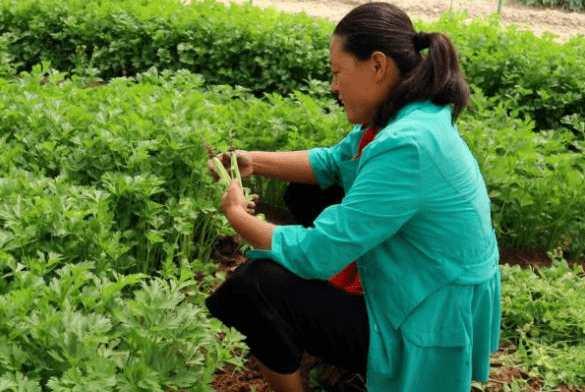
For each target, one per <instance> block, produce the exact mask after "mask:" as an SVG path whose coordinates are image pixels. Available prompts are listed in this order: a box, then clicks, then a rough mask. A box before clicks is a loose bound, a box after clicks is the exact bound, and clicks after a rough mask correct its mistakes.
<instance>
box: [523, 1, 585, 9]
mask: <svg viewBox="0 0 585 392" xmlns="http://www.w3.org/2000/svg"><path fill="white" fill-rule="evenodd" d="M520 2H521V3H524V4H528V5H532V6H536V7H547V8H562V9H564V10H566V11H573V12H585V2H584V1H583V0H520Z"/></svg>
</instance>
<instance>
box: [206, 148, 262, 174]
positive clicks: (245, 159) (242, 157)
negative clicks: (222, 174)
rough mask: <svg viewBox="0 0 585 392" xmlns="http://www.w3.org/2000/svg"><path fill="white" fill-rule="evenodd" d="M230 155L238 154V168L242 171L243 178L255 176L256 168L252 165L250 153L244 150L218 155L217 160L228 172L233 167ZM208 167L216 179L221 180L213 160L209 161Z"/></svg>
mask: <svg viewBox="0 0 585 392" xmlns="http://www.w3.org/2000/svg"><path fill="white" fill-rule="evenodd" d="M230 154H236V158H237V160H238V168H239V169H240V175H241V176H242V178H244V177H249V176H251V175H252V174H254V166H253V165H252V155H251V154H250V153H249V152H248V151H244V150H236V151H234V152H231V153H222V154H219V155H217V158H219V160H220V162H221V164H222V165H223V167H225V168H226V169H227V170H228V172H229V171H230V167H231V166H232V160H231V156H230ZM207 167H208V169H209V172H210V173H211V175H212V176H213V177H214V178H216V179H217V178H219V176H218V174H217V171H216V170H215V166H214V165H213V162H212V161H211V159H209V160H208V161H207Z"/></svg>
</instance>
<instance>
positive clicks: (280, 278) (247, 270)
mask: <svg viewBox="0 0 585 392" xmlns="http://www.w3.org/2000/svg"><path fill="white" fill-rule="evenodd" d="M289 274H291V273H290V272H289V271H287V270H286V269H285V268H284V267H282V266H280V265H278V264H277V263H276V262H274V261H273V260H270V259H258V260H248V261H246V262H245V263H244V264H243V265H241V266H240V267H238V268H237V269H236V270H235V271H234V273H233V274H232V275H231V276H230V277H229V278H228V279H227V280H226V281H225V282H224V283H223V284H222V285H221V286H220V287H219V288H218V289H217V290H216V291H215V292H214V293H212V294H211V295H210V296H209V298H208V299H207V301H206V304H207V307H208V308H209V310H210V311H211V312H212V314H213V315H214V316H216V317H217V315H216V314H219V312H220V308H223V309H226V310H227V309H234V308H235V309H243V308H247V307H249V306H254V304H257V303H258V301H261V300H262V299H263V298H266V297H268V298H270V297H272V296H273V295H274V294H275V292H277V291H279V290H282V286H281V285H282V284H283V282H284V281H286V275H289Z"/></svg>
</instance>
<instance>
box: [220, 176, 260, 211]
mask: <svg viewBox="0 0 585 392" xmlns="http://www.w3.org/2000/svg"><path fill="white" fill-rule="evenodd" d="M256 201H258V195H252V201H251V202H247V201H246V199H245V198H244V192H243V191H242V188H240V186H239V185H238V181H237V180H236V179H234V180H232V184H231V185H230V187H229V189H228V190H227V192H226V193H224V195H223V197H222V199H221V210H222V211H223V213H224V214H225V215H226V216H227V215H228V214H229V212H230V210H232V209H234V208H236V209H237V208H242V209H243V210H245V211H246V212H247V213H248V214H250V215H254V212H255V209H256Z"/></svg>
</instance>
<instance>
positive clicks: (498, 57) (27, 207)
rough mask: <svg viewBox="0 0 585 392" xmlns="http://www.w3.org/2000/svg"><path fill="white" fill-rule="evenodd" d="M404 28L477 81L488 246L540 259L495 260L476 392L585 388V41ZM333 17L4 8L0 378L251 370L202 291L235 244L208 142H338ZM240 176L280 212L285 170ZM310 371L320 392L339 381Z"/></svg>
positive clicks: (235, 252)
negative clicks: (494, 316)
mask: <svg viewBox="0 0 585 392" xmlns="http://www.w3.org/2000/svg"><path fill="white" fill-rule="evenodd" d="M570 4H577V2H576V1H573V2H571V3H570ZM579 4H580V3H579ZM250 20H254V21H255V23H253V24H250V23H249V21H250ZM418 23H419V24H420V25H419V26H418V27H420V28H424V30H425V31H430V30H440V31H444V32H446V33H447V34H449V35H450V36H451V37H452V39H453V41H454V43H455V45H456V46H457V47H458V48H459V52H460V57H461V63H462V67H463V69H464V71H465V74H466V77H467V79H468V81H469V83H470V85H471V87H472V91H473V94H472V105H471V107H470V108H469V110H467V111H465V112H464V113H463V114H462V115H461V117H460V119H459V120H458V127H459V130H460V132H461V135H462V136H463V138H464V139H465V140H466V141H467V143H468V144H469V146H470V148H471V150H472V151H473V153H474V155H475V157H476V158H477V160H478V162H479V164H480V167H481V170H482V172H483V174H484V177H485V180H486V184H487V187H488V190H489V194H490V198H491V200H492V210H493V220H494V226H495V229H496V233H497V236H498V241H499V244H500V247H501V250H502V255H504V254H506V255H510V254H512V255H514V254H516V255H519V254H529V252H536V253H537V254H540V255H544V257H545V259H546V260H545V262H543V263H538V264H535V263H530V262H528V263H526V260H521V258H520V257H519V256H518V257H514V256H512V257H507V258H506V260H505V261H506V262H507V263H504V262H502V265H501V270H502V277H503V290H504V292H503V298H502V308H503V322H502V347H501V350H500V352H498V353H497V354H496V355H494V358H493V361H492V379H491V380H490V382H488V383H483V384H479V383H478V384H474V387H473V388H474V391H485V392H500V391H531V392H533V391H551V392H552V391H564V392H583V391H585V388H584V385H585V273H584V270H583V266H584V265H585V261H584V260H585V234H584V233H585V197H583V189H585V155H584V154H585V105H584V104H583V102H584V101H585V56H584V55H583V54H584V53H585V37H583V36H576V37H573V38H571V39H569V40H568V41H567V42H565V43H557V42H555V41H554V39H553V37H549V36H544V37H541V38H539V37H535V36H534V35H533V34H532V33H530V32H525V31H518V30H516V29H515V28H514V27H502V26H500V25H499V23H498V20H497V18H489V19H486V20H474V21H471V22H470V21H466V20H465V16H464V15H453V14H449V15H447V14H445V15H444V16H443V17H441V19H439V20H438V21H435V22H432V23H428V24H427V23H424V24H423V22H418ZM332 28H333V25H332V24H331V23H330V22H327V21H324V20H320V19H314V18H311V17H309V16H307V15H306V14H297V15H292V14H286V13H282V12H278V11H276V10H275V9H264V10H262V9H260V8H257V7H254V6H252V5H250V4H239V5H235V4H234V5H232V6H226V5H223V4H221V3H216V2H215V1H213V0H207V1H203V2H196V3H191V4H189V5H183V4H181V3H180V2H179V1H171V0H139V1H136V0H19V1H16V0H0V90H1V92H2V93H1V94H0V196H1V197H0V334H1V335H2V336H3V339H1V340H0V392H4V391H5V392H49V391H50V392H61V391H63V392H65V391H84V392H87V391H91V392H102V391H103V392H118V391H119V392H157V391H160V392H185V391H193V392H199V391H214V390H217V391H228V390H229V388H227V387H225V383H224V384H223V385H224V389H221V387H220V386H219V384H218V383H216V382H214V380H216V379H217V377H218V376H219V375H225V374H226V373H227V372H228V371H227V370H226V369H230V371H231V370H233V374H239V375H241V374H243V373H245V372H246V371H247V368H248V367H247V366H248V364H249V362H248V356H247V354H248V349H247V347H246V346H245V344H244V343H243V342H242V336H241V335H240V334H239V333H237V332H236V331H235V330H232V329H229V328H226V327H225V326H223V325H222V324H221V323H220V322H219V321H218V320H215V319H213V318H211V317H209V315H208V313H207V310H206V309H205V307H204V305H203V302H204V299H205V298H206V297H207V295H208V294H209V293H210V292H211V291H212V290H213V289H214V288H215V287H217V285H218V284H220V283H221V282H222V281H223V280H224V279H225V277H226V275H227V274H229V273H230V270H231V269H232V268H233V267H234V265H235V264H237V263H238V262H240V261H241V260H242V259H243V258H244V256H243V255H244V254H245V251H246V249H248V248H249V246H248V245H247V244H245V243H239V242H237V241H236V242H234V232H233V231H232V229H231V228H230V227H229V226H228V225H227V222H226V220H225V218H224V217H223V215H222V214H221V213H220V211H219V204H218V202H219V198H220V196H221V193H222V186H221V185H220V184H218V183H216V182H215V181H214V180H213V179H212V178H211V177H210V176H209V174H208V171H207V166H206V161H207V153H206V150H205V145H204V144H205V143H204V141H205V142H207V143H209V144H211V145H212V146H214V148H215V149H216V150H217V151H226V150H227V149H228V148H229V146H230V145H233V146H235V147H237V148H242V149H258V150H281V151H284V150H298V149H307V148H311V147H315V146H328V145H332V144H334V143H336V142H337V141H338V140H339V139H340V138H341V137H343V135H345V134H346V133H347V132H348V131H349V130H350V128H351V126H350V125H349V124H348V123H347V120H346V117H345V114H344V113H343V111H342V110H341V109H340V108H339V106H338V105H337V103H336V101H335V100H334V99H333V98H332V97H331V95H330V94H329V78H330V76H329V69H328V67H329V66H328V61H327V57H328V45H329V39H330V34H331V31H332ZM245 185H246V186H247V187H250V188H251V189H252V190H253V191H254V193H257V194H259V195H260V198H261V201H263V202H264V203H267V204H269V205H271V206H274V207H275V208H279V207H282V201H281V196H282V192H283V190H284V188H285V185H286V184H284V183H282V182H279V181H274V180H261V179H248V180H245ZM267 218H268V219H271V218H275V217H274V216H267ZM514 252H516V253H514ZM522 252H525V253H522ZM526 252H528V253H526ZM503 261H504V260H503ZM248 370H249V369H248ZM320 373H323V372H322V370H320V369H319V368H317V367H315V368H312V370H311V375H310V377H311V382H312V383H313V386H314V390H320V388H322V389H323V390H331V391H332V390H336V391H337V390H343V386H337V387H328V389H327V388H325V387H324V386H322V385H320V384H319V382H318V380H319V375H320ZM238 377H240V376H238ZM242 379H243V378H242V377H240V378H239V380H240V381H241V380H242ZM246 385H247V387H246ZM240 387H242V388H244V389H239V390H250V391H251V390H257V391H260V390H262V388H263V387H262V385H260V384H258V385H256V384H254V383H253V382H252V381H249V382H247V381H246V382H243V386H242V385H240ZM246 388H247V389H246ZM335 388H337V389H335Z"/></svg>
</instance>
